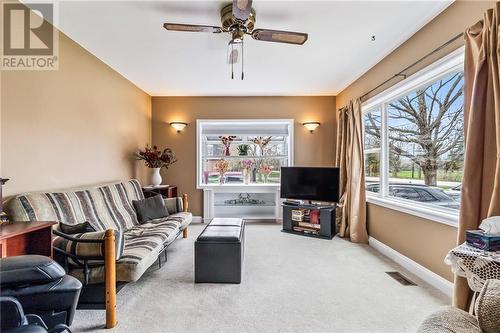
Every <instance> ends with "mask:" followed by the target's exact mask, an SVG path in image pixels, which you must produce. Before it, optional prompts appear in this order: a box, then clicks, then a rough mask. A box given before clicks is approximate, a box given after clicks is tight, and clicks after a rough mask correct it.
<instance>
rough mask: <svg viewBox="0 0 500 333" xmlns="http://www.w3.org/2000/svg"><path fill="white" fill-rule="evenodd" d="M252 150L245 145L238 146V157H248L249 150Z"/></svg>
mask: <svg viewBox="0 0 500 333" xmlns="http://www.w3.org/2000/svg"><path fill="white" fill-rule="evenodd" d="M249 149H250V146H249V145H247V144H245V143H243V144H241V145H239V146H238V155H240V156H247V155H248V150H249Z"/></svg>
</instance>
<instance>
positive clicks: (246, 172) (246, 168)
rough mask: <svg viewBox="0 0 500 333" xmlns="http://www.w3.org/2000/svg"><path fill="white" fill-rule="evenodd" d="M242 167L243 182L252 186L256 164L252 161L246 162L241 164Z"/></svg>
mask: <svg viewBox="0 0 500 333" xmlns="http://www.w3.org/2000/svg"><path fill="white" fill-rule="evenodd" d="M241 167H242V168H243V182H244V183H245V184H246V185H248V184H250V178H251V176H252V170H253V169H254V168H255V162H254V161H252V160H244V161H242V163H241Z"/></svg>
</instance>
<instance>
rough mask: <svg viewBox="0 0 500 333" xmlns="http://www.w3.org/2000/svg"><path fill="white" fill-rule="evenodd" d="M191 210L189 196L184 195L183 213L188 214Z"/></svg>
mask: <svg viewBox="0 0 500 333" xmlns="http://www.w3.org/2000/svg"><path fill="white" fill-rule="evenodd" d="M188 209H189V202H188V195H187V194H186V193H184V194H183V195H182V211H183V212H187V211H188Z"/></svg>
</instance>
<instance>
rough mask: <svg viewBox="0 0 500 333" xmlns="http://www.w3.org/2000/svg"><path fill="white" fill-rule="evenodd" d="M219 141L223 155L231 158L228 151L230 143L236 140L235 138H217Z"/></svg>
mask: <svg viewBox="0 0 500 333" xmlns="http://www.w3.org/2000/svg"><path fill="white" fill-rule="evenodd" d="M219 139H220V141H221V142H222V144H223V145H224V155H226V156H231V153H230V151H229V147H231V142H233V140H234V139H236V136H234V135H229V136H219Z"/></svg>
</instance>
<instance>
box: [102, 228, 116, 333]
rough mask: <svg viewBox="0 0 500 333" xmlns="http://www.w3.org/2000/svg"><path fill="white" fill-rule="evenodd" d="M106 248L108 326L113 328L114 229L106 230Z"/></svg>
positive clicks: (114, 305) (114, 303) (114, 322)
mask: <svg viewBox="0 0 500 333" xmlns="http://www.w3.org/2000/svg"><path fill="white" fill-rule="evenodd" d="M104 249H105V252H104V267H105V286H106V328H113V327H115V326H116V259H115V258H116V255H115V232H114V230H111V229H108V230H106V234H105V238H104Z"/></svg>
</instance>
